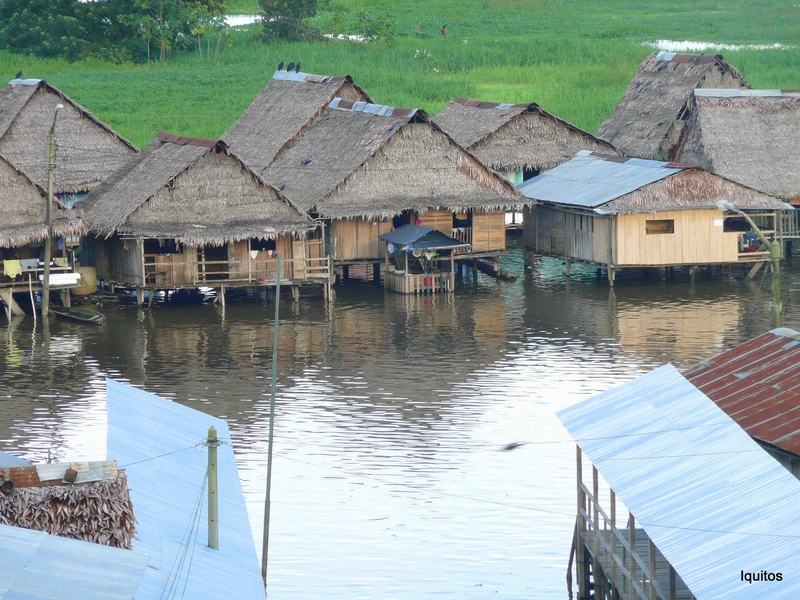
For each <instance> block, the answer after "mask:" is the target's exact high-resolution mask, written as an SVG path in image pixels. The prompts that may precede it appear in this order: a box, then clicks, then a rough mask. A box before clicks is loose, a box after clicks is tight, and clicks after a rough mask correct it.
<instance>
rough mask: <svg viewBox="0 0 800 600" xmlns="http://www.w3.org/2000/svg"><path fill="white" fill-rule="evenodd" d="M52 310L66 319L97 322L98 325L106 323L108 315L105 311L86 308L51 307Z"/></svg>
mask: <svg viewBox="0 0 800 600" xmlns="http://www.w3.org/2000/svg"><path fill="white" fill-rule="evenodd" d="M50 312H51V313H53V314H54V315H58V316H59V317H62V318H64V319H72V320H73V321H80V322H82V323H95V324H97V325H105V324H106V317H105V315H104V314H103V313H99V312H97V311H96V310H89V309H86V308H65V307H63V306H62V307H59V308H51V309H50Z"/></svg>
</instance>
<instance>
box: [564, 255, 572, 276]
mask: <svg viewBox="0 0 800 600" xmlns="http://www.w3.org/2000/svg"><path fill="white" fill-rule="evenodd" d="M571 264H572V263H571V261H570V260H569V259H568V258H565V259H564V267H566V271H567V277H569V268H570V265H571Z"/></svg>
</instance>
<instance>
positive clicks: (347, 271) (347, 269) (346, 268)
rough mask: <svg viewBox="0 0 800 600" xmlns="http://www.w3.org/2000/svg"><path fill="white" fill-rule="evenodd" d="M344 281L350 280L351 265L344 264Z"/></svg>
mask: <svg viewBox="0 0 800 600" xmlns="http://www.w3.org/2000/svg"><path fill="white" fill-rule="evenodd" d="M342 281H343V282H344V283H347V282H348V281H350V265H342Z"/></svg>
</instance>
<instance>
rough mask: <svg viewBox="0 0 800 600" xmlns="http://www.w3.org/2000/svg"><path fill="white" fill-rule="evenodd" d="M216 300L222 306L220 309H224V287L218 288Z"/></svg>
mask: <svg viewBox="0 0 800 600" xmlns="http://www.w3.org/2000/svg"><path fill="white" fill-rule="evenodd" d="M217 298H219V303H220V304H221V305H222V307H223V308H225V286H224V285H221V286H219V296H217Z"/></svg>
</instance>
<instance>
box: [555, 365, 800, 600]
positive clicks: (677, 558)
mask: <svg viewBox="0 0 800 600" xmlns="http://www.w3.org/2000/svg"><path fill="white" fill-rule="evenodd" d="M558 417H559V419H561V422H562V423H563V424H564V426H565V427H566V428H567V430H569V432H570V434H572V437H573V438H575V440H576V441H577V443H578V445H579V446H580V447H581V449H582V450H583V451H584V452H585V453H586V455H587V456H588V457H589V458H590V459H591V461H592V463H594V465H595V466H596V467H597V469H598V470H599V471H600V473H601V474H602V476H603V477H604V478H605V480H606V481H607V482H608V484H609V485H610V486H611V488H612V489H613V490H614V491H615V492H616V494H617V496H618V497H619V499H620V500H621V501H622V502H624V503H625V505H626V506H627V507H628V509H629V510H630V511H631V512H632V513H633V515H634V516H635V517H636V520H637V523H638V526H640V527H643V528H644V529H645V531H646V532H647V534H648V536H649V537H650V538H651V539H652V540H653V542H654V543H655V545H656V546H657V548H658V549H659V550H660V551H661V553H662V554H663V555H664V556H665V557H666V559H667V560H668V561H669V562H670V563H671V564H672V565H673V566H674V567H675V570H676V571H677V572H678V574H679V575H680V577H681V578H682V579H683V581H684V582H685V583H686V585H688V586H689V589H690V590H691V591H692V593H693V594H694V596H695V597H696V598H697V599H698V600H706V599H711V598H725V599H726V600H740V599H742V600H743V599H751V598H755V597H757V598H770V599H771V600H783V599H786V600H789V599H791V600H794V599H796V598H800V577H798V575H797V557H798V556H800V514H798V512H797V499H798V498H800V481H798V480H797V479H795V478H794V477H793V476H792V475H791V474H790V473H789V472H788V471H787V470H786V469H784V468H783V467H782V466H781V465H780V464H779V463H778V462H777V461H776V460H774V459H773V458H772V457H770V456H769V455H768V454H767V453H766V452H765V451H764V450H762V449H761V447H760V446H759V445H758V444H757V443H756V442H755V441H753V440H752V439H751V438H750V436H749V435H748V434H747V433H746V432H745V431H744V430H742V428H741V427H739V426H738V425H737V424H736V423H734V422H733V421H732V420H731V418H730V417H728V416H727V415H726V414H725V413H724V412H723V411H722V410H721V409H720V408H719V407H718V406H717V405H716V404H714V403H713V402H712V401H711V400H709V399H708V398H707V397H706V396H705V395H703V394H702V393H701V392H700V391H699V390H697V388H695V387H694V386H693V385H692V384H691V383H689V382H688V381H686V379H684V378H683V377H682V376H681V375H680V373H678V372H677V371H676V370H675V368H674V367H672V365H666V366H664V367H661V368H659V369H657V370H655V371H653V372H652V373H649V374H647V375H644V376H642V377H639V378H638V379H635V380H633V381H630V382H628V383H626V384H624V385H621V386H619V387H617V388H615V389H612V390H610V391H608V392H605V393H602V394H599V395H597V396H594V397H593V398H590V399H589V400H586V401H584V402H581V403H579V404H576V405H574V406H571V407H570V408H567V409H565V410H562V411H561V412H559V413H558ZM762 569H764V570H766V571H768V572H771V573H777V572H780V573H782V574H783V580H782V581H773V582H769V581H766V582H762V581H759V582H757V583H753V584H748V583H747V582H746V581H741V579H740V571H742V570H744V571H746V572H760V571H761V570H762Z"/></svg>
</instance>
